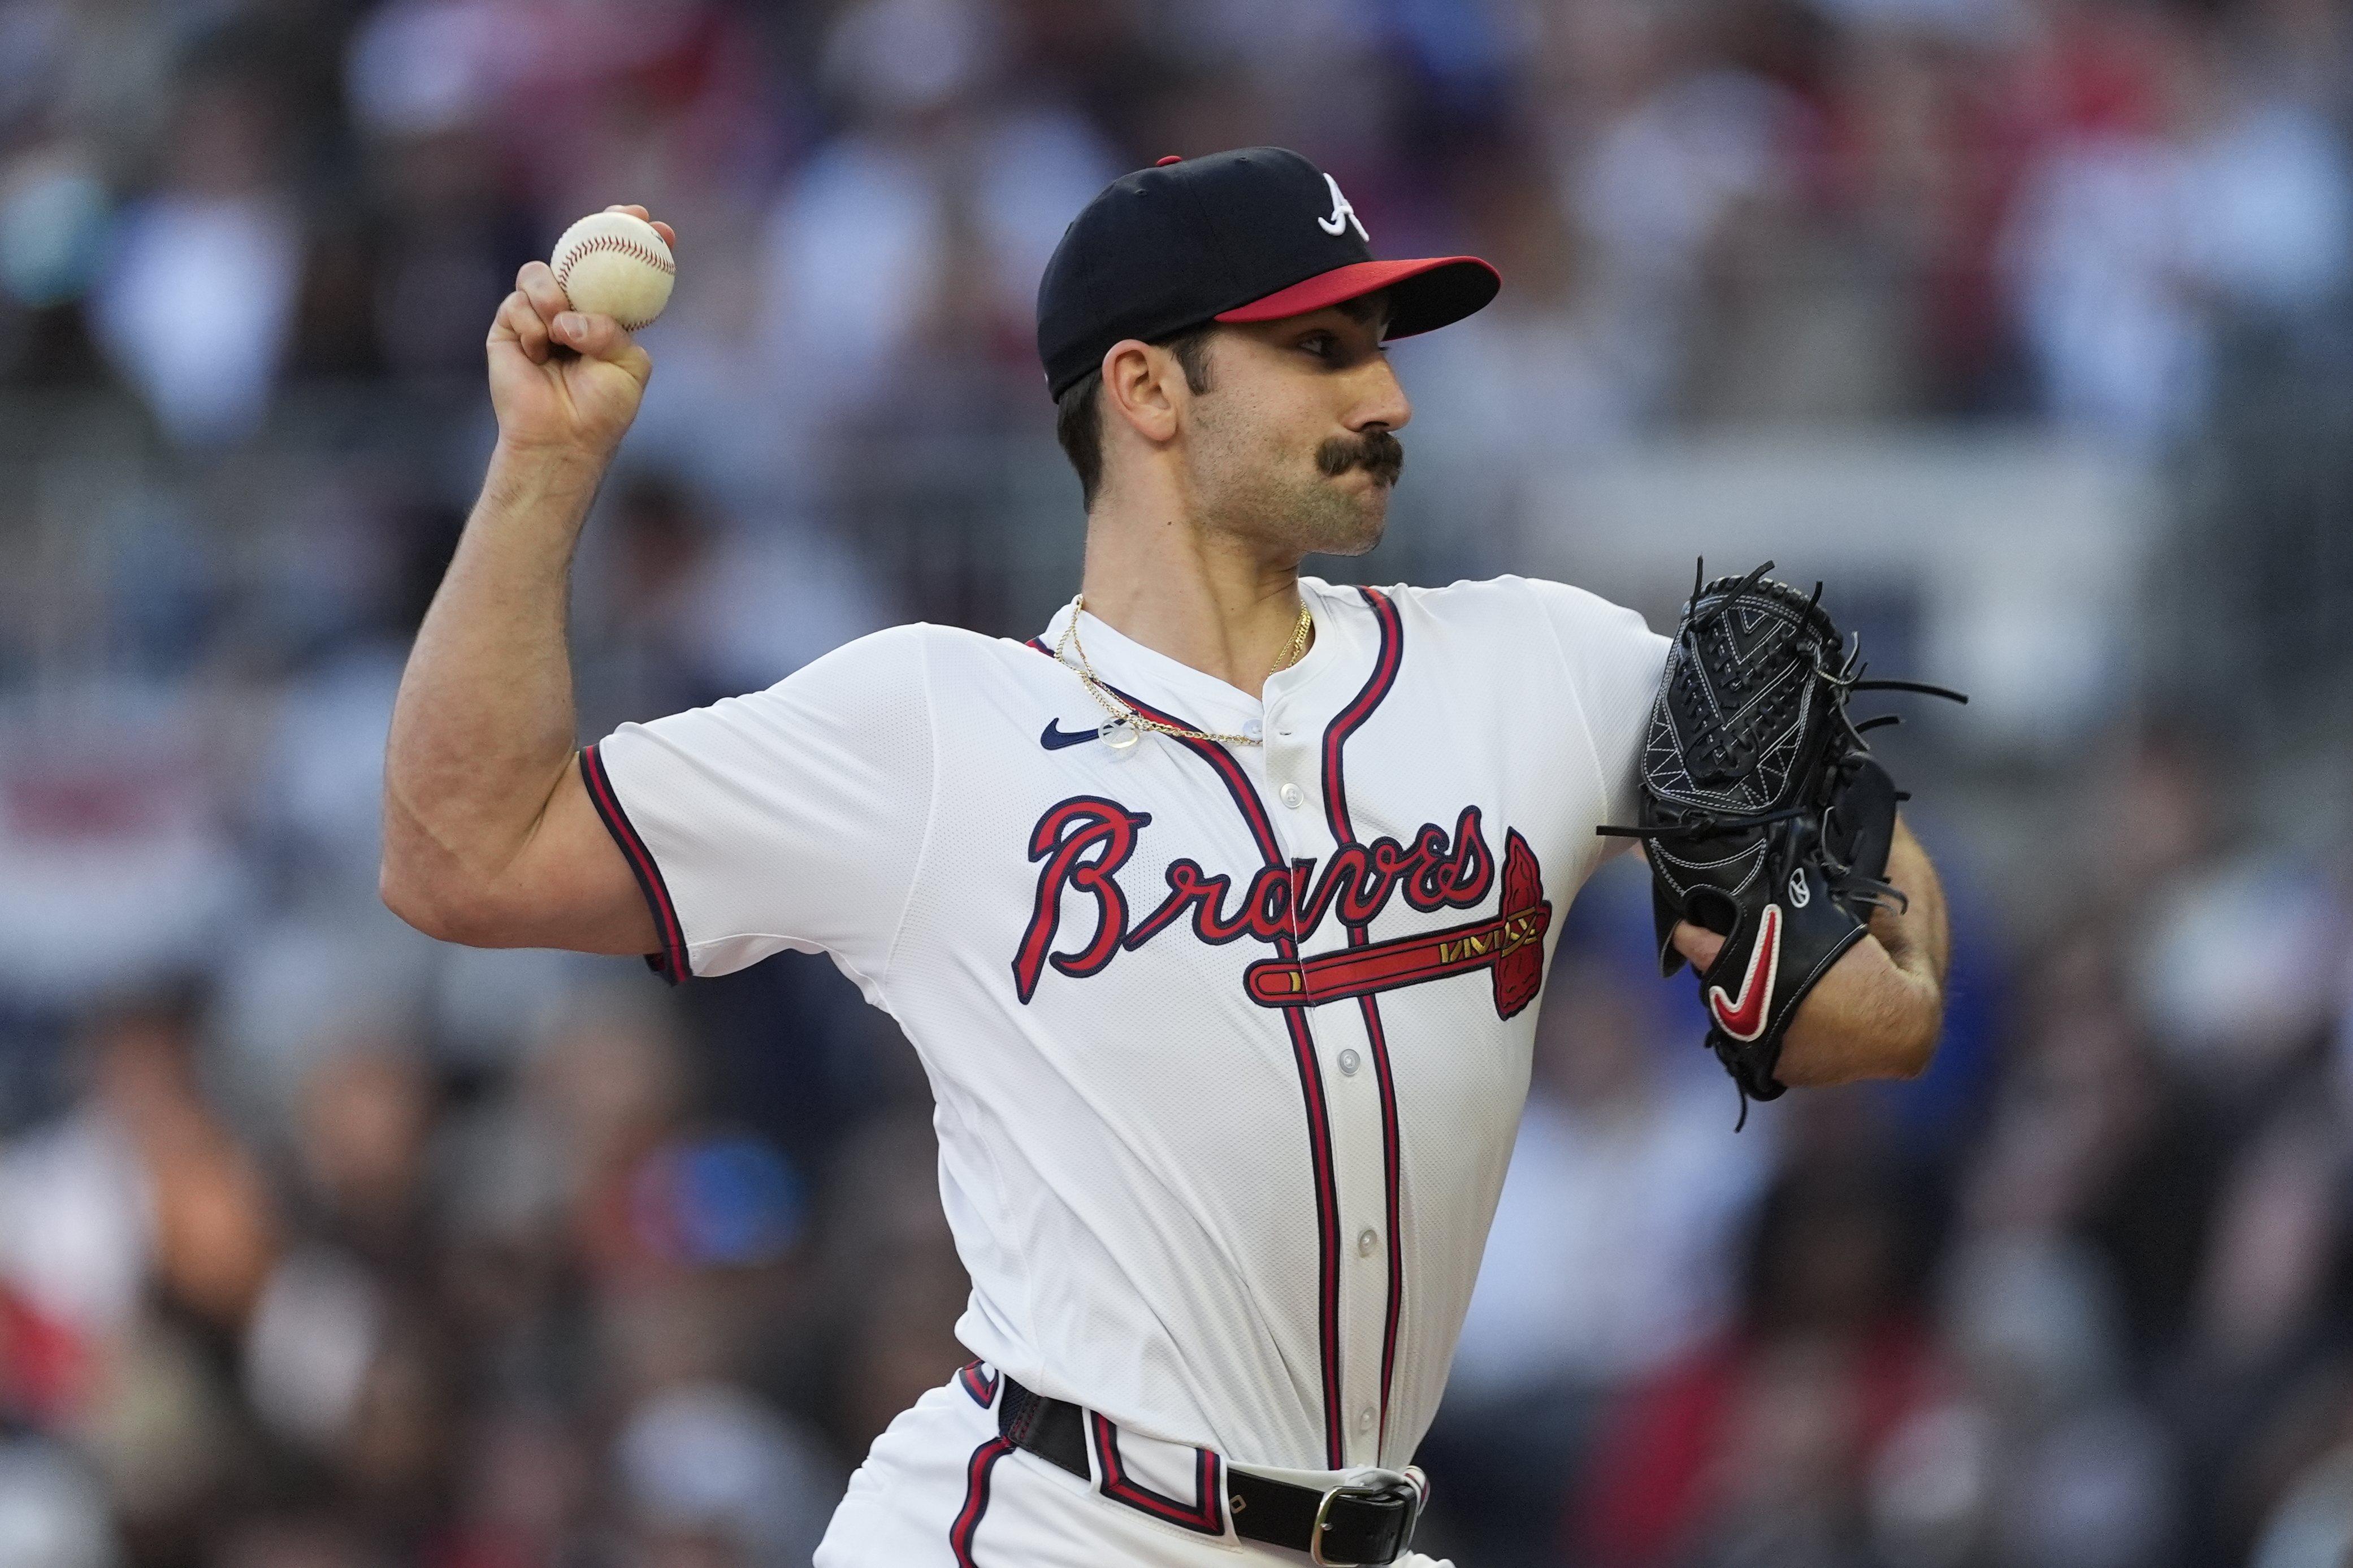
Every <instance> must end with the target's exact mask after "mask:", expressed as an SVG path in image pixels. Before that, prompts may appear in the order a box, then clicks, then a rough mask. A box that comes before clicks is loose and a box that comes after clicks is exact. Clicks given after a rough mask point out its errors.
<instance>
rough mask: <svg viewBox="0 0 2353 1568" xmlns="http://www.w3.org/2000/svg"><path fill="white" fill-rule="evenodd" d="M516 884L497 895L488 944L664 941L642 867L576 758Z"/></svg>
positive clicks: (652, 946)
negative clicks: (620, 839)
mask: <svg viewBox="0 0 2353 1568" xmlns="http://www.w3.org/2000/svg"><path fill="white" fill-rule="evenodd" d="M511 884H512V885H511V886H509V887H508V888H506V889H502V890H501V897H500V899H499V900H498V903H499V910H498V925H499V930H498V931H496V932H495V933H494V940H491V941H488V942H484V943H482V945H484V946H492V947H557V948H565V949H568V950H569V951H571V952H607V953H623V954H626V953H644V952H658V951H659V950H660V948H661V945H662V944H661V942H660V939H659V936H658V934H657V933H656V931H655V927H654V917H653V910H652V909H651V907H650V906H649V905H648V903H647V902H646V895H645V890H644V888H643V886H642V884H641V883H640V882H639V881H638V873H637V872H636V870H635V869H634V868H631V866H630V865H629V860H628V856H626V855H625V854H623V853H622V851H621V847H620V845H619V844H618V843H617V842H615V840H614V837H613V834H612V830H611V829H609V828H608V827H607V826H605V818H604V816H602V815H601V814H600V813H599V812H598V811H597V809H596V802H595V801H593V800H592V799H591V798H590V797H589V795H588V787H587V784H586V782H585V780H584V779H583V777H582V773H581V770H580V768H579V767H577V766H574V767H569V768H566V769H565V772H564V778H563V781H562V782H561V783H559V784H557V785H556V787H555V793H554V795H552V796H550V797H549V799H548V803H547V810H546V812H545V813H544V814H543V816H541V817H540V821H539V826H538V827H537V828H536V829H535V830H534V831H533V834H532V837H531V842H530V843H529V844H528V845H527V846H526V847H524V849H523V852H522V854H521V855H519V856H517V857H516V860H515V866H514V869H513V872H512V878H511Z"/></svg>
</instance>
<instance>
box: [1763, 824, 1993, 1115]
mask: <svg viewBox="0 0 2353 1568" xmlns="http://www.w3.org/2000/svg"><path fill="white" fill-rule="evenodd" d="M1887 880H1888V881H1889V882H1890V883H1892V884H1894V887H1895V888H1896V889H1898V890H1900V891H1901V892H1902V893H1903V894H1904V895H1905V900H1906V901H1905V908H1903V909H1902V910H1878V911H1876V912H1875V913H1874V914H1873V916H1872V920H1871V935H1870V936H1869V937H1866V938H1865V939H1864V940H1863V941H1862V942H1857V943H1856V944H1855V945H1854V946H1852V947H1851V948H1849V949H1848V950H1847V951H1846V952H1845V953H1844V954H1843V955H1842V956H1841V958H1840V959H1839V961H1838V963H1835V964H1833V965H1831V972H1830V973H1828V974H1826V975H1824V976H1822V980H1821V983H1820V984H1819V985H1817V986H1815V987H1814V989H1813V992H1812V993H1811V994H1810V995H1808V996H1807V998H1806V1000H1805V1001H1804V1003H1802V1004H1801V1005H1799V1009H1798V1016H1797V1017H1796V1019H1794V1020H1793V1021H1792V1023H1791V1025H1790V1027H1789V1034H1788V1038H1787V1040H1786V1041H1784V1042H1783V1045H1782V1047H1781V1059H1780V1062H1779V1065H1778V1067H1777V1068H1776V1069H1775V1072H1774V1077H1776V1078H1777V1079H1779V1080H1780V1081H1781V1082H1783V1083H1785V1084H1788V1085H1789V1086H1790V1087H1791V1088H1797V1087H1799V1086H1801V1085H1821V1084H1832V1083H1847V1082H1851V1081H1852V1080H1853V1079H1863V1078H1909V1077H1913V1076H1915V1075H1916V1074H1918V1073H1919V1072H1920V1071H1922V1070H1923V1069H1924V1068H1926V1067H1927V1065H1928V1060H1929V1058H1930V1057H1931V1056H1932V1055H1933V1054H1934V1053H1935V1051H1936V1037H1937V1035H1938V1034H1939V1033H1940V1032H1941V1031H1942V1029H1943V1026H1944V1018H1945V972H1946V970H1947V966H1948V965H1949V964H1950V963H1951V958H1952V936H1951V932H1950V930H1949V928H1948V927H1947V924H1946V919H1945V889H1944V886H1943V884H1942V883H1941V882H1939V881H1938V880H1937V878H1936V868H1935V867H1934V866H1932V865H1931V864H1929V861H1928V856H1927V852H1926V850H1924V849H1922V848H1921V847H1920V843H1919V840H1918V839H1916V838H1915V837H1912V830H1911V829H1910V828H1909V827H1906V826H1904V825H1903V824H1902V823H1901V822H1898V823H1897V825H1896V831H1895V843H1894V847H1893V848H1892V849H1891V850H1890V851H1889V853H1888V857H1887Z"/></svg>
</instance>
